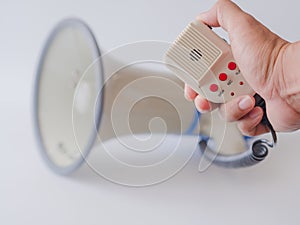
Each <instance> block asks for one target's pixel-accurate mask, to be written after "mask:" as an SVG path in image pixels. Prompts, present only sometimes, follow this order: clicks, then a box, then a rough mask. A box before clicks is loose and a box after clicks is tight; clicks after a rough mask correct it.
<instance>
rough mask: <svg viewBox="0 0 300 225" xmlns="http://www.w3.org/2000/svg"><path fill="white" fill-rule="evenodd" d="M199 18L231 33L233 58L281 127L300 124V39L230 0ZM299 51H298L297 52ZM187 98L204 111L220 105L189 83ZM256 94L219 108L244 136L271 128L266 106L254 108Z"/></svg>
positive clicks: (293, 127)
mask: <svg viewBox="0 0 300 225" xmlns="http://www.w3.org/2000/svg"><path fill="white" fill-rule="evenodd" d="M197 19H198V20H200V21H202V22H204V23H205V24H207V25H209V26H211V27H222V28H223V29H224V30H225V31H227V32H228V35H229V39H230V44H231V49H232V53H233V57H234V59H235V61H236V62H237V64H238V66H239V68H240V70H241V72H242V74H243V76H244V77H245V79H246V80H247V82H248V83H249V85H250V86H251V87H252V88H253V90H254V91H255V92H256V93H258V94H259V95H260V96H261V97H262V98H264V100H265V102H266V109H267V116H268V118H269V121H270V122H271V124H272V125H273V127H274V129H275V130H276V131H292V130H296V129H299V128H300V113H299V112H300V74H299V73H300V72H299V69H298V68H297V67H298V63H299V62H300V43H289V42H287V41H285V40H283V39H282V38H280V37H279V36H277V35H276V34H274V33H272V32H271V31H270V30H269V29H267V28H266V27H265V26H263V25H262V24H261V23H259V22H258V21H257V20H256V19H255V18H254V17H252V16H251V15H249V14H247V13H245V12H244V11H242V10H241V9H240V8H239V7H238V6H237V5H236V4H234V3H233V2H231V1H229V0H219V1H218V2H217V3H216V4H215V5H214V6H213V7H212V8H211V9H210V10H209V11H207V12H205V13H202V14H200V15H199V16H198V18H197ZM297 50H298V51H297ZM185 96H186V98H187V99H190V100H194V102H195V105H196V108H197V109H198V110H199V111H200V112H206V111H211V110H212V109H214V108H215V107H216V104H213V103H211V102H209V101H208V100H206V99H204V98H203V97H202V96H200V95H198V94H197V93H196V92H195V91H194V90H192V89H191V88H190V87H189V86H187V85H185ZM254 105H255V100H254V98H253V96H239V97H237V98H235V99H233V100H232V101H230V102H228V103H226V104H221V105H220V106H219V109H220V112H221V115H222V116H223V117H224V118H225V119H226V120H227V121H229V122H231V121H237V122H238V127H239V128H240V130H241V132H242V133H243V134H245V135H249V136H254V135H259V134H262V133H265V132H268V128H267V127H266V126H265V125H262V124H261V123H260V121H261V119H262V116H263V110H262V108H260V107H255V106H254Z"/></svg>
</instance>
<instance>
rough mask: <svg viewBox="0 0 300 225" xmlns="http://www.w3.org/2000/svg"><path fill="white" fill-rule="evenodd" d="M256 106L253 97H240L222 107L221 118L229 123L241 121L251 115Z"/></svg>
mask: <svg viewBox="0 0 300 225" xmlns="http://www.w3.org/2000/svg"><path fill="white" fill-rule="evenodd" d="M254 105H255V99H254V98H253V96H249V95H245V96H239V97H237V98H235V99H233V100H231V101H230V102H227V103H226V104H222V105H221V106H220V114H221V116H222V117H223V118H224V119H225V120H226V121H228V122H233V121H237V120H239V119H241V118H242V117H244V116H245V115H246V114H247V113H249V112H250V111H251V110H252V109H253V108H254Z"/></svg>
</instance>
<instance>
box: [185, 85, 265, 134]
mask: <svg viewBox="0 0 300 225" xmlns="http://www.w3.org/2000/svg"><path fill="white" fill-rule="evenodd" d="M184 93H185V97H186V98H187V99H188V100H191V101H192V100H194V103H195V106H196V108H197V110H198V111H199V112H201V113H205V112H208V111H211V110H213V109H215V108H217V107H219V112H220V114H221V116H222V117H223V118H224V119H225V120H226V121H228V122H233V121H237V124H238V127H239V129H240V130H241V132H242V134H244V135H247V136H256V135H260V134H263V133H267V132H269V129H268V128H267V127H266V126H264V125H262V124H261V123H260V122H261V120H262V117H263V113H264V112H263V110H262V108H260V107H254V106H255V99H254V98H253V96H249V95H246V96H239V97H237V98H235V99H233V100H232V101H230V102H227V103H226V104H221V105H220V104H215V103H212V102H209V101H208V100H207V99H205V98H203V97H202V96H200V95H198V94H197V93H196V92H195V91H194V90H193V89H192V88H191V87H189V86H188V85H185V88H184Z"/></svg>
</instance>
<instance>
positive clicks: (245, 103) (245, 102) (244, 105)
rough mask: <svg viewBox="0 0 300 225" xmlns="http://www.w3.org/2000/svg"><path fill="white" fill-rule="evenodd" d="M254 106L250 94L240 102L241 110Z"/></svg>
mask: <svg viewBox="0 0 300 225" xmlns="http://www.w3.org/2000/svg"><path fill="white" fill-rule="evenodd" d="M251 107H252V100H251V98H250V96H245V97H244V98H243V99H242V100H241V101H240V102H239V108H240V109H241V110H247V109H250V108H251Z"/></svg>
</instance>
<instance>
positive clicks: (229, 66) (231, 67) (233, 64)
mask: <svg viewBox="0 0 300 225" xmlns="http://www.w3.org/2000/svg"><path fill="white" fill-rule="evenodd" d="M228 69H230V70H235V69H236V64H235V62H230V63H228Z"/></svg>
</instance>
